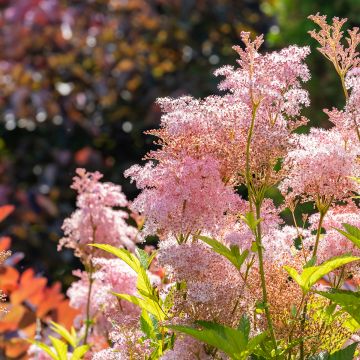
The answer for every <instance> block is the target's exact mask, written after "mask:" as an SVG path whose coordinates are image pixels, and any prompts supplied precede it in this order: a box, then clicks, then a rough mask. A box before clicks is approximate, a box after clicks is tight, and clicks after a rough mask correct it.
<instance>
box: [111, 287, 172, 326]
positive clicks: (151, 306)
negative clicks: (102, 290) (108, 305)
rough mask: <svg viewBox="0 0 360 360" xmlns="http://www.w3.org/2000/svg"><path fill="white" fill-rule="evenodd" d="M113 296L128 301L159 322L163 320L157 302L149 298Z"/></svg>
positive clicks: (123, 295)
mask: <svg viewBox="0 0 360 360" xmlns="http://www.w3.org/2000/svg"><path fill="white" fill-rule="evenodd" d="M113 294H114V295H115V296H117V297H119V298H120V299H123V300H126V301H129V302H131V303H132V304H134V305H137V306H139V307H140V308H141V309H142V310H145V311H148V312H149V313H150V314H153V315H154V316H155V317H156V319H158V320H159V321H162V320H165V314H164V312H163V311H162V309H161V307H160V306H159V304H158V303H157V302H155V301H153V300H151V299H149V298H146V299H142V298H139V297H137V296H134V295H128V294H117V293H113Z"/></svg>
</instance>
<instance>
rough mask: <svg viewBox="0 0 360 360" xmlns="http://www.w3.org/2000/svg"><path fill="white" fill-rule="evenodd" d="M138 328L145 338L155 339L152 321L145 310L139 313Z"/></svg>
mask: <svg viewBox="0 0 360 360" xmlns="http://www.w3.org/2000/svg"><path fill="white" fill-rule="evenodd" d="M140 327H141V331H142V332H143V333H144V334H145V335H146V336H147V338H149V339H156V333H155V328H154V324H153V321H152V320H151V318H150V315H149V313H148V312H147V311H145V310H143V311H142V312H141V316H140Z"/></svg>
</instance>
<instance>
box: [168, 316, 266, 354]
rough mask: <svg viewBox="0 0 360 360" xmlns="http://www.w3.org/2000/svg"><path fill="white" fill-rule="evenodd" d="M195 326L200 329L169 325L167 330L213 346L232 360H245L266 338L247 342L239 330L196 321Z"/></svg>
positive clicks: (261, 337)
mask: <svg viewBox="0 0 360 360" xmlns="http://www.w3.org/2000/svg"><path fill="white" fill-rule="evenodd" d="M197 324H198V325H200V326H201V327H202V328H200V329H197V328H194V327H190V326H180V325H170V326H169V328H171V329H173V330H175V331H179V332H182V333H185V334H187V335H190V336H192V337H194V338H196V339H198V340H200V341H202V342H204V343H206V344H208V345H211V346H214V347H216V348H217V349H219V350H221V351H223V352H224V353H226V354H227V355H228V356H229V357H230V358H231V359H234V360H245V359H247V358H248V356H249V355H250V354H251V353H252V351H253V349H254V348H255V347H257V346H258V345H259V344H260V343H261V342H262V341H263V340H264V339H265V338H266V334H260V335H258V336H256V337H255V338H253V339H251V340H250V341H249V342H248V341H247V339H246V337H245V335H244V333H243V332H242V331H240V330H237V329H233V328H230V327H227V326H223V325H220V324H217V323H212V322H207V321H197Z"/></svg>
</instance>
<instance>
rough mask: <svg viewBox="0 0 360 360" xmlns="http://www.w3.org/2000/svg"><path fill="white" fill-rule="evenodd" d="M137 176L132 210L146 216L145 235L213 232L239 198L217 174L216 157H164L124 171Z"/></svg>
mask: <svg viewBox="0 0 360 360" xmlns="http://www.w3.org/2000/svg"><path fill="white" fill-rule="evenodd" d="M126 175H127V176H131V177H132V178H134V179H136V182H137V186H138V187H139V188H140V189H142V190H143V191H142V193H141V194H140V195H139V196H138V197H137V199H136V200H135V201H134V203H133V204H132V209H134V210H136V211H137V212H139V213H141V214H143V215H144V216H145V217H146V224H145V228H144V230H143V234H144V235H148V234H156V233H157V232H158V233H159V234H161V235H162V236H166V235H169V234H172V235H174V236H177V237H179V236H180V235H184V236H187V235H188V234H193V233H195V232H197V231H199V230H202V229H207V230H208V231H210V232H216V231H217V230H218V229H219V227H221V225H223V222H224V214H225V213H228V212H230V213H234V212H235V211H236V210H237V208H238V205H239V203H240V198H239V197H238V196H237V195H236V194H235V193H234V191H233V189H232V188H231V187H228V186H226V185H225V184H224V183H223V182H222V180H221V176H220V171H219V165H218V162H217V161H216V160H215V159H212V158H210V157H205V158H203V159H194V158H191V157H188V156H187V157H184V158H183V159H180V160H176V159H167V161H166V162H162V163H160V164H159V165H156V166H155V165H154V164H153V163H151V162H149V163H147V164H146V165H145V167H144V168H141V167H139V166H137V165H135V166H133V167H132V168H131V169H130V170H128V171H127V172H126Z"/></svg>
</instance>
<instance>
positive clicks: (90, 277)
mask: <svg viewBox="0 0 360 360" xmlns="http://www.w3.org/2000/svg"><path fill="white" fill-rule="evenodd" d="M93 272H94V266H93V264H92V261H91V260H90V267H89V291H88V295H87V301H86V323H85V336H84V345H86V344H87V338H88V335H89V330H90V323H91V318H90V302H91V291H92V286H93V282H94V280H93V277H92V275H93Z"/></svg>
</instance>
